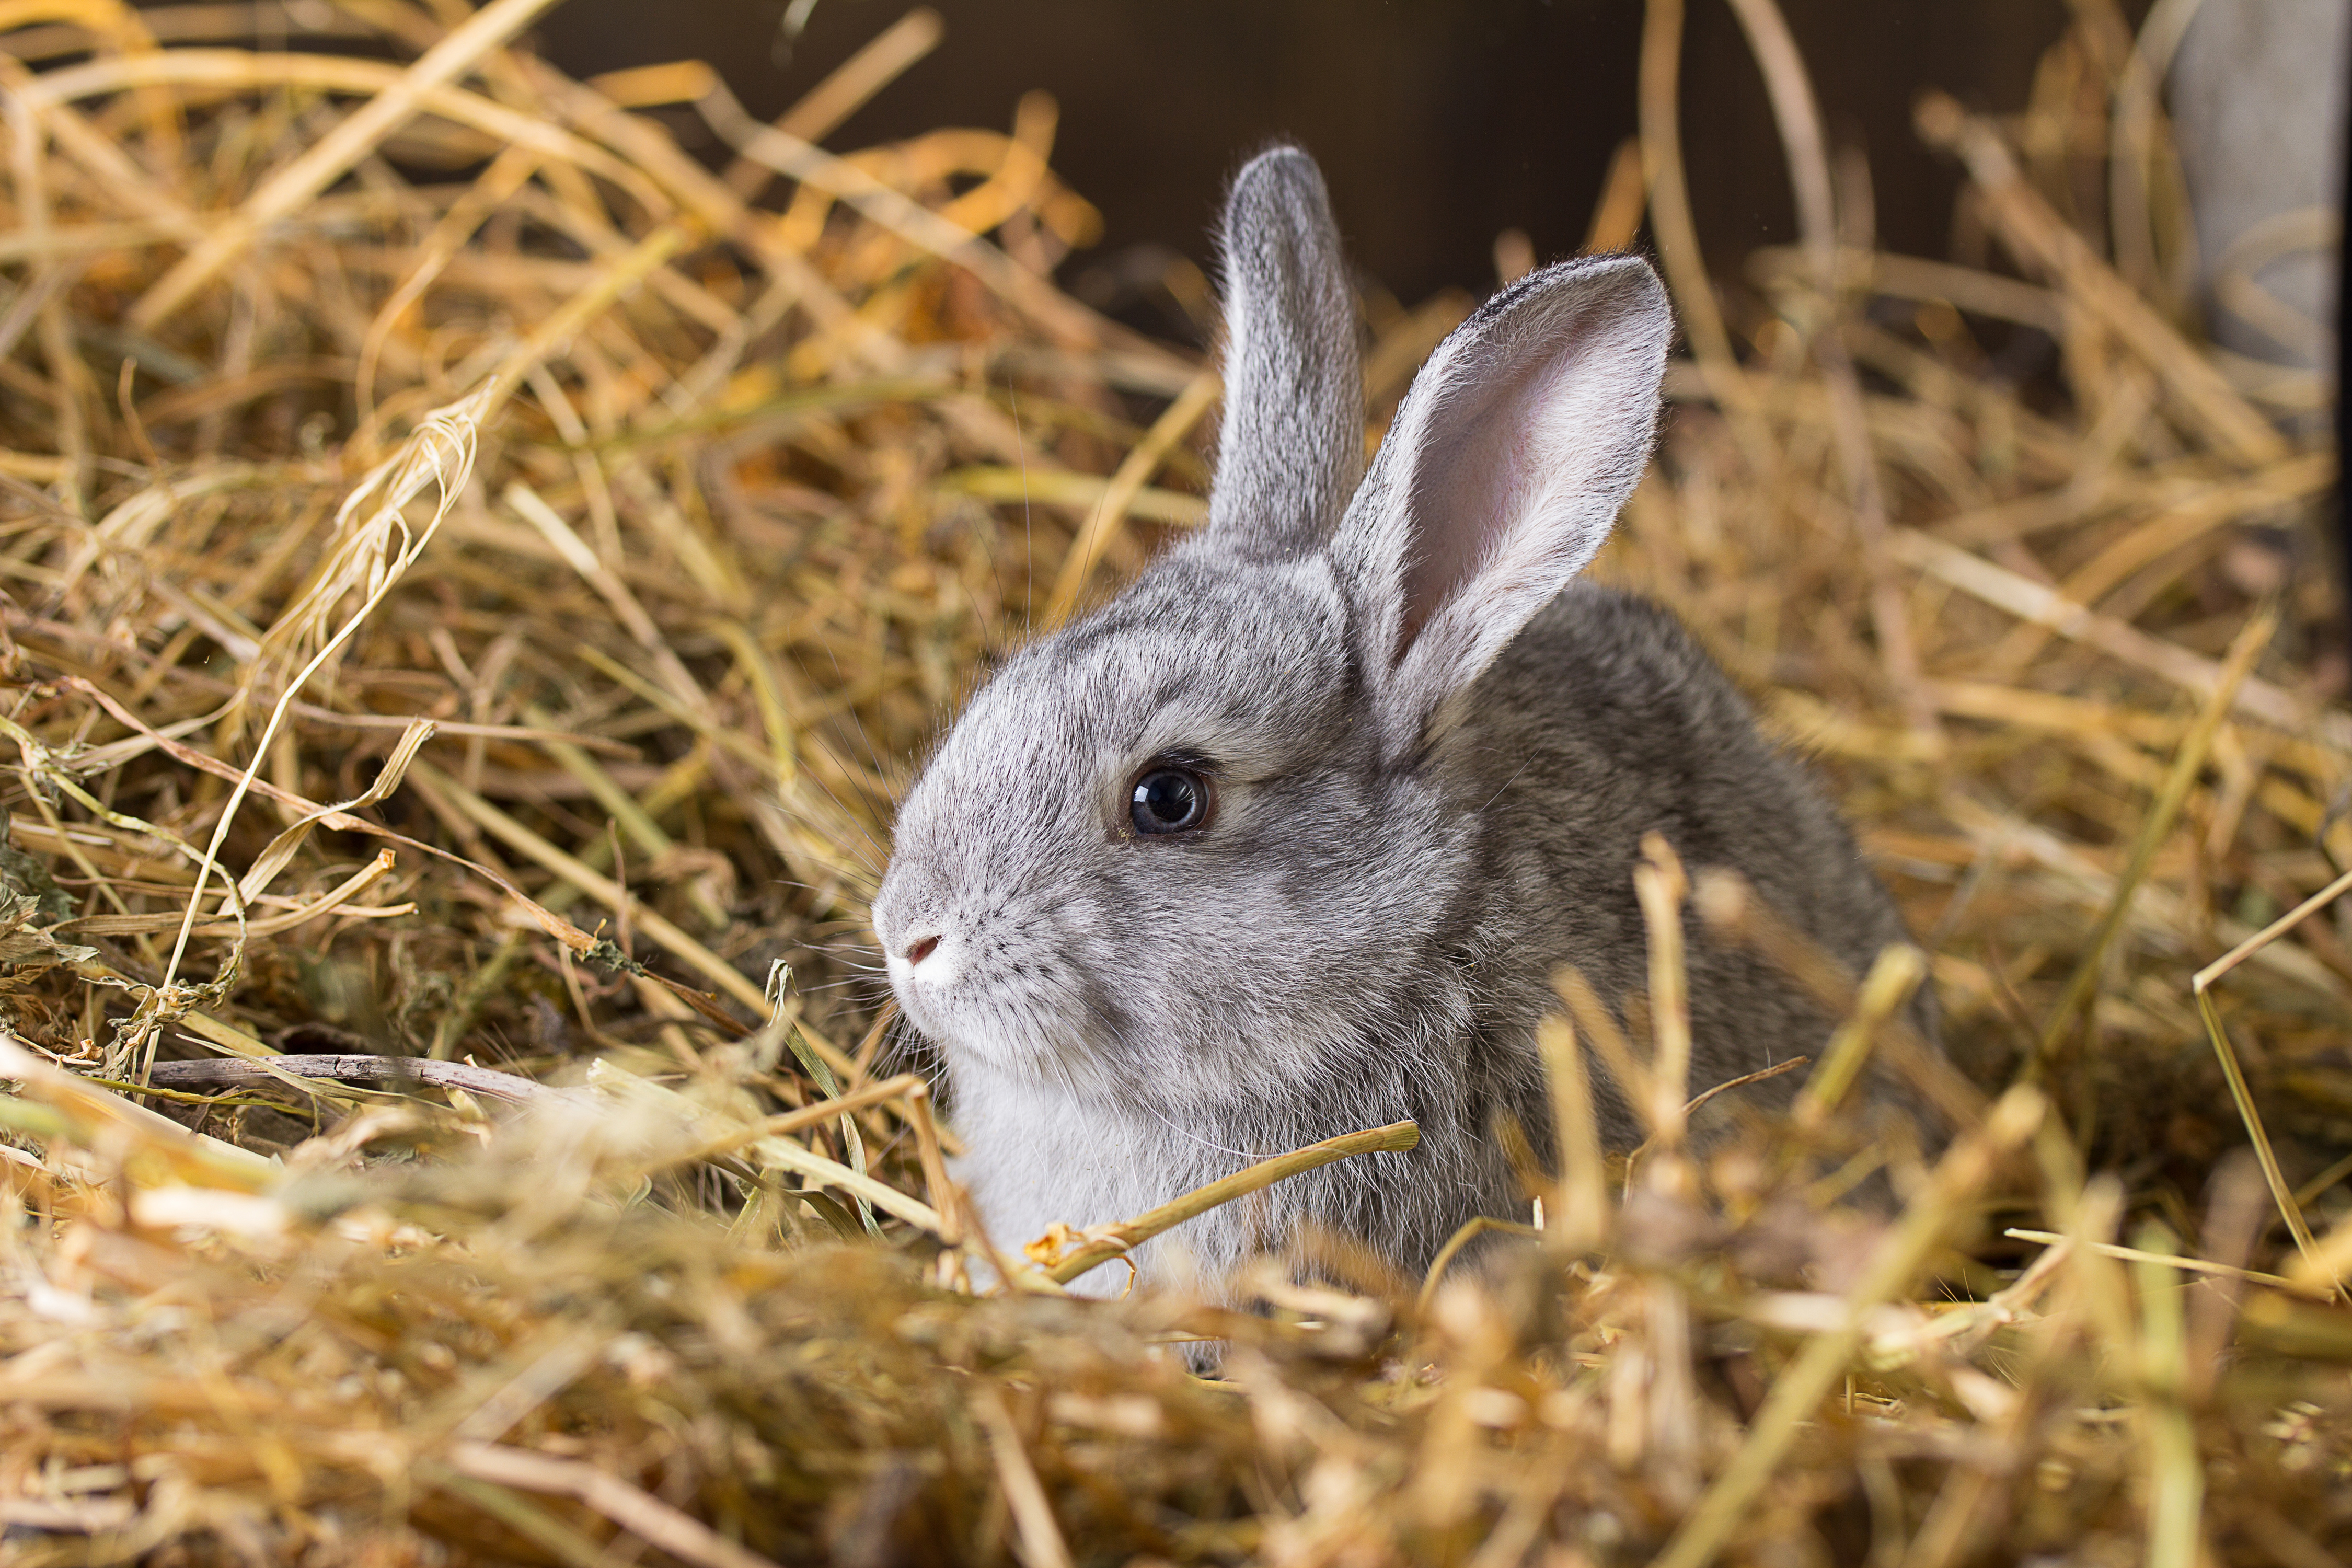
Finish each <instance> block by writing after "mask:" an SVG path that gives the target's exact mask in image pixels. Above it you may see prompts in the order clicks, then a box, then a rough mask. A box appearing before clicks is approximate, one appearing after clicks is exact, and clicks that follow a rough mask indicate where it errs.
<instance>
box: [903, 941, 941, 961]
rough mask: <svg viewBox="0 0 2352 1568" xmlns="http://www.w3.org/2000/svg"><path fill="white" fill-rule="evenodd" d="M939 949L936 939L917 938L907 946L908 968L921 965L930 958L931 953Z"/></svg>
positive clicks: (938, 942)
mask: <svg viewBox="0 0 2352 1568" xmlns="http://www.w3.org/2000/svg"><path fill="white" fill-rule="evenodd" d="M939 947H940V939H939V938H938V937H936V936H919V937H917V938H915V939H914V940H913V941H912V942H908V944H907V963H908V965H909V966H912V965H914V964H919V963H922V962H923V960H925V959H927V958H929V957H930V956H931V954H932V953H934V952H938V951H939Z"/></svg>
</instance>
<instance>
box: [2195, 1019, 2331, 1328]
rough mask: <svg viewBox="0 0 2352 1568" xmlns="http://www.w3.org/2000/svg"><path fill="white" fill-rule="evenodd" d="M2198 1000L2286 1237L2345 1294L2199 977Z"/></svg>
mask: <svg viewBox="0 0 2352 1568" xmlns="http://www.w3.org/2000/svg"><path fill="white" fill-rule="evenodd" d="M2191 989H2192V990H2193V991H2194V992H2195V994H2196V997H2197V1016H2199V1017H2200V1018H2201V1019H2202V1020H2203V1021H2204V1024H2205V1037H2206V1038H2207V1039H2208V1040H2210V1041H2211V1042H2212V1046H2213V1055H2214V1057H2215V1058H2216V1059H2218V1060H2219V1061H2220V1062H2221V1077H2222V1079H2223V1081H2225V1082H2226V1083H2228V1084H2229V1086H2230V1099H2231V1102H2232V1103H2233V1104H2235V1105H2236V1106H2237V1108H2238V1119H2239V1120H2240V1121H2243V1122H2244V1123H2245V1124H2246V1136H2247V1137H2248V1139H2250V1140H2251V1141H2252V1143H2253V1146H2254V1158H2255V1159H2256V1160H2257V1161H2259V1162H2260V1163H2261V1164H2262V1168H2263V1182H2264V1183H2265V1184H2268V1186H2269V1187H2270V1190H2271V1198H2272V1201H2273V1202H2274V1203H2276V1204H2277V1205H2278V1211H2279V1216H2280V1217H2281V1218H2282V1219H2284V1220H2285V1221H2286V1228H2287V1234H2288V1235H2290V1236H2292V1237H2294V1245H2295V1250H2296V1251H2298V1252H2300V1253H2301V1254H2302V1255H2303V1258H2304V1261H2305V1264H2307V1265H2308V1266H2309V1268H2310V1269H2311V1271H2312V1272H2313V1274H2314V1275H2315V1276H2316V1277H2318V1278H2321V1279H2326V1281H2327V1283H2328V1287H2329V1289H2331V1290H2333V1291H2334V1292H2336V1294H2337V1295H2339V1296H2340V1295H2342V1294H2343V1291H2344V1279H2343V1276H2342V1275H2341V1274H2340V1273H2338V1272H2337V1271H2336V1268H2334V1267H2333V1266H2332V1265H2331V1264H2330V1263H2329V1262H2328V1261H2327V1259H2326V1258H2324V1257H2323V1256H2322V1255H2321V1253H2320V1250H2319V1245H2318V1243H2317V1242H2316V1241H2315V1240H2314V1239H2313V1238H2312V1234H2311V1223H2310V1222H2309V1221H2308V1220H2306V1219H2305V1218H2304V1215H2303V1205H2301V1204H2299V1203H2297V1202H2295V1201H2294V1189H2293V1188H2291V1187H2289V1186H2288V1185H2287V1181H2286V1173H2284V1171H2282V1170H2280V1169H2279V1163H2278V1151H2277V1150H2275V1149H2274V1148H2273V1147H2272V1146H2271V1137H2270V1133H2269V1131H2267V1130H2266V1129H2265V1128H2264V1127H2263V1115H2262V1112H2261V1111H2260V1110H2256V1109H2255V1107H2254V1094H2253V1090H2252V1089H2251V1088H2250V1087H2248V1085H2247V1083H2246V1074H2245V1069H2244V1068H2242V1067H2241V1066H2240V1065H2239V1062H2238V1052H2237V1047H2234V1046H2232V1045H2231V1043H2230V1031H2229V1030H2228V1029H2227V1028H2226V1027H2224V1026H2223V1025H2222V1023H2221V1008H2220V1007H2219V1006H2218V1005H2215V1002H2214V999H2213V992H2212V989H2211V987H2210V985H2209V984H2204V975H2203V974H2201V973H2200V974H2199V975H2198V976H2197V977H2196V979H2195V980H2194V981H2192V982H2191Z"/></svg>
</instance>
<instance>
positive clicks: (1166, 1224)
mask: <svg viewBox="0 0 2352 1568" xmlns="http://www.w3.org/2000/svg"><path fill="white" fill-rule="evenodd" d="M1420 1142H1421V1129H1420V1128H1419V1127H1417V1126H1415V1125H1414V1124H1413V1123H1412V1122H1410V1121H1392V1122H1391V1123H1390V1124H1389V1125H1388V1126H1386V1127H1374V1128H1370V1129H1368V1130H1366V1131H1362V1132H1349V1133H1344V1134H1342V1135H1341V1136H1339V1137H1337V1138H1326V1139H1324V1140H1323V1141H1322V1142H1319V1143H1309V1144H1307V1146H1306V1147H1305V1148H1303V1149H1293V1150H1292V1151H1291V1152H1289V1153H1287V1154H1276V1156H1275V1157H1274V1158H1273V1159H1271V1160H1261V1161H1259V1162H1258V1163H1256V1164H1255V1165H1250V1166H1246V1167H1244V1169H1242V1170H1239V1171H1236V1172H1234V1173H1233V1174H1232V1175H1230V1176H1223V1177H1220V1178H1219V1179H1218V1180H1216V1181H1213V1182H1211V1183H1209V1184H1207V1185H1206V1186H1201V1187H1195V1188H1193V1189H1192V1191H1191V1192H1189V1193H1186V1194H1184V1195H1183V1196H1181V1197H1180V1198H1174V1199H1171V1201H1169V1202H1167V1203H1164V1204H1161V1205H1160V1206H1159V1207H1158V1208H1154V1209H1147V1210H1145V1211H1144V1212H1143V1213H1142V1214H1139V1215H1136V1216H1135V1217H1134V1218H1133V1219H1130V1220H1125V1221H1122V1222H1120V1223H1118V1224H1117V1225H1108V1226H1103V1227H1101V1229H1099V1230H1098V1231H1097V1232H1095V1233H1094V1234H1093V1235H1092V1236H1091V1237H1088V1239H1087V1241H1085V1242H1084V1243H1083V1244H1081V1245H1080V1246H1079V1247H1076V1249H1075V1250H1073V1251H1071V1252H1070V1253H1068V1254H1066V1256H1064V1257H1063V1258H1062V1259H1061V1260H1060V1261H1059V1262H1057V1263H1055V1265H1054V1266H1053V1267H1052V1268H1048V1269H1046V1270H1045V1277H1046V1278H1047V1279H1051V1280H1052V1281H1053V1282H1054V1283H1055V1284H1056V1285H1066V1284H1068V1283H1069V1282H1070V1281H1071V1280H1073V1279H1076V1278H1077V1277H1078V1276H1079V1275H1081V1274H1084V1273H1086V1272H1087V1270H1089V1269H1091V1268H1096V1267H1097V1265H1100V1264H1104V1263H1108V1262H1109V1261H1110V1260H1111V1259H1112V1258H1117V1257H1118V1256H1119V1255H1120V1254H1122V1253H1124V1252H1127V1251H1129V1249H1131V1248H1133V1247H1139V1246H1141V1245H1142V1244H1143V1243H1144V1242H1147V1241H1149V1240H1150V1239H1151V1238H1152V1237H1155V1236H1158V1235H1159V1234H1160V1232H1161V1231H1163V1230H1167V1229H1169V1228H1170V1227H1171V1226H1179V1225H1181V1224H1183V1223H1184V1222H1185V1221H1186V1220H1188V1219H1192V1218H1193V1217H1194V1216H1196V1215H1204V1214H1206V1213H1208V1212H1209V1211H1210V1210H1211V1209H1213V1208H1219V1207H1222V1206H1223V1205H1226V1204H1229V1203H1231V1202H1233V1201H1234V1199H1235V1198H1244V1197H1247V1196H1248V1195H1249V1194H1252V1193H1255V1192H1261V1191H1263V1190H1265V1188H1267V1187H1270V1186H1272V1185H1274V1184H1275V1183H1276V1182H1279V1181H1283V1180H1285V1179H1286V1178H1288V1177H1291V1176H1296V1175H1297V1174H1299V1173H1302V1172H1306V1171H1312V1170H1315V1169H1317V1168H1318V1167H1319V1166H1323V1165H1328V1164H1330V1163H1332V1162H1333V1161H1335V1160H1345V1159H1348V1158H1349V1157H1351V1156H1353V1155H1357V1154H1372V1153H1383V1152H1390V1153H1392V1152H1398V1151H1401V1150H1405V1149H1412V1148H1415V1147H1417V1146H1419V1144H1420Z"/></svg>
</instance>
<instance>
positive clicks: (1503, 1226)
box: [1412, 1214, 1544, 1318]
mask: <svg viewBox="0 0 2352 1568" xmlns="http://www.w3.org/2000/svg"><path fill="white" fill-rule="evenodd" d="M1490 1231H1500V1232H1502V1233H1503V1234H1504V1235H1506V1236H1528V1237H1540V1236H1542V1235H1543V1234H1544V1233H1543V1231H1542V1230H1541V1229H1539V1228H1538V1227H1537V1226H1532V1225H1522V1224H1520V1223H1519V1222H1518V1221H1517V1220H1515V1219H1496V1217H1495V1216H1494V1215H1490V1214H1481V1215H1471V1216H1470V1217H1469V1218H1468V1219H1465V1220H1464V1221H1463V1222H1462V1223H1461V1224H1460V1225H1458V1226H1454V1234H1453V1235H1452V1236H1449V1237H1446V1238H1445V1245H1444V1246H1443V1247H1439V1248H1438V1249H1437V1256H1436V1257H1435V1258H1431V1259H1430V1260H1429V1270H1428V1272H1427V1273H1425V1274H1423V1276H1422V1279H1421V1293H1420V1294H1419V1295H1417V1296H1415V1297H1414V1298H1413V1300H1412V1311H1413V1316H1415V1317H1417V1318H1425V1317H1427V1316H1428V1315H1429V1304H1430V1303H1431V1302H1432V1301H1434V1300H1437V1288H1438V1286H1440V1285H1442V1284H1444V1281H1445V1268H1446V1265H1448V1264H1450V1263H1452V1262H1453V1261H1454V1258H1457V1257H1459V1256H1460V1255H1461V1252H1462V1249H1463V1248H1464V1247H1467V1246H1469V1245H1470V1244H1471V1243H1472V1242H1474V1241H1475V1240H1477V1239H1478V1238H1479V1237H1482V1236H1485V1235H1486V1234H1487V1233H1488V1232H1490Z"/></svg>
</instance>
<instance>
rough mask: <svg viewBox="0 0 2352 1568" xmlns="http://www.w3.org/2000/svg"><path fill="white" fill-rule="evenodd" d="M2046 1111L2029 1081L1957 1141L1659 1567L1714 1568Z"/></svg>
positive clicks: (1775, 1392) (1787, 1375)
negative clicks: (1875, 1320) (1874, 1315)
mask: <svg viewBox="0 0 2352 1568" xmlns="http://www.w3.org/2000/svg"><path fill="white" fill-rule="evenodd" d="M2047 1109H2048V1102H2047V1101H2046V1100H2043V1099H2042V1096H2041V1095H2040V1094H2039V1093H2038V1092H2036V1091H2035V1090H2034V1089H2030V1088H2027V1087H2025V1086H2023V1085H2020V1086H2018V1087H2016V1088H2013V1089H2011V1090H2010V1091H2009V1092H2008V1093H2006V1094H2004V1095H2002V1096H2001V1098H2000V1101H1999V1102H1998V1103H1996V1104H1995V1105H1994V1107H1993V1109H1992V1113H1991V1114H1990V1116H1988V1117H1987V1118H1986V1119H1985V1122H1984V1125H1983V1127H1982V1128H1981V1129H1979V1130H1977V1131H1970V1132H1967V1133H1963V1134H1962V1135H1961V1137H1960V1138H1959V1140H1958V1142H1955V1143H1954V1145H1953V1146H1952V1149H1951V1151H1950V1152H1948V1153H1947V1154H1946V1155H1945V1156H1944V1158H1943V1159H1942V1160H1941V1161H1940V1162H1938V1163H1937V1166H1936V1169H1935V1172H1934V1173H1933V1174H1932V1175H1931V1176H1930V1177H1929V1178H1928V1182H1927V1188H1926V1190H1925V1191H1924V1192H1922V1193H1921V1194H1919V1196H1918V1197H1916V1198H1915V1199H1914V1200H1912V1202H1911V1204H1910V1205H1909V1206H1908V1207H1907V1208H1906V1209H1905V1210H1904V1213H1903V1218H1902V1220H1901V1221H1900V1223H1898V1224H1897V1225H1896V1226H1895V1229H1894V1230H1893V1231H1892V1232H1890V1233H1889V1234H1888V1235H1887V1237H1885V1240H1883V1241H1882V1242H1880V1243H1879V1245H1878V1247H1877V1249H1876V1250H1875V1251H1874V1253H1873V1254H1872V1257H1871V1260H1870V1263H1869V1266H1868V1267H1867V1268H1865V1269H1864V1272H1863V1276H1862V1278H1861V1279H1859V1280H1858V1281H1856V1282H1855V1285H1854V1287H1853V1289H1852V1290H1850V1291H1848V1292H1847V1293H1846V1297H1845V1319H1844V1321H1843V1323H1842V1324H1840V1326H1839V1327H1838V1328H1837V1329H1835V1330H1834V1331H1831V1332H1828V1333H1823V1334H1819V1335H1816V1336H1814V1337H1813V1339H1811V1341H1810V1342H1807V1344H1806V1346H1805V1348H1804V1350H1803V1351H1802V1352H1800V1353H1799V1355H1798V1357H1797V1359H1796V1360H1795V1361H1794V1362H1793V1363H1790V1366H1789V1367H1788V1369H1787V1370H1786V1371H1784V1372H1782V1373H1780V1376H1779V1377H1778V1378H1776V1379H1775V1380H1774V1381H1773V1384H1772V1391H1771V1393H1770V1394H1768V1395H1767V1396H1766V1397H1765V1401H1764V1405H1763V1408H1762V1409H1760V1410H1759V1411H1758V1412H1757V1415H1756V1419H1755V1420H1754V1421H1753V1422H1752V1423H1750V1424H1749V1426H1748V1438H1747V1441H1746V1442H1744V1443H1743V1444H1742V1445H1741V1446H1740V1448H1739V1452H1738V1454H1737V1455H1736V1456H1734V1458H1733V1459H1732V1461H1731V1463H1730V1465H1729V1466H1728V1467H1727V1468H1725V1470H1724V1471H1723V1473H1722V1474H1720V1475H1718V1476H1717V1478H1716V1479H1715V1481H1714V1482H1713V1484H1711V1485H1710V1486H1709V1487H1708V1488H1707V1489H1706V1492H1705V1493H1704V1494H1703V1495H1702V1496H1701V1497H1700V1498H1699V1500H1698V1503H1697V1505H1696V1507H1694V1508H1693V1509H1692V1510H1691V1511H1690V1513H1689V1514H1688V1515H1687V1516H1685V1519H1684V1521H1683V1523H1682V1527H1681V1529H1679V1530H1677V1531H1675V1534H1674V1537H1673V1538H1672V1539H1671V1540H1670V1541H1668V1542H1667V1543H1666V1549H1665V1551H1664V1552H1662V1553H1660V1554H1659V1556H1658V1557H1657V1558H1656V1560H1655V1562H1654V1564H1653V1568H1706V1564H1708V1563H1712V1562H1714V1561H1715V1558H1716V1556H1717V1553H1718V1552H1721V1551H1722V1550H1723V1548H1724V1547H1725V1546H1726V1545H1727V1544H1728V1543H1729V1542H1730V1539H1731V1532H1732V1531H1734V1530H1736V1529H1737V1528H1738V1525H1739V1521H1741V1519H1743V1518H1744V1517H1746V1515H1747V1512H1748V1508H1749V1506H1750V1505H1752V1504H1753V1503H1754V1502H1755V1500H1756V1499H1757V1497H1758V1496H1759V1494H1760V1493H1761V1492H1762V1491H1763V1489H1764V1488H1765V1486H1766V1485H1767V1484H1768V1483H1769V1482H1770V1480H1771V1479H1772V1472H1773V1471H1774V1470H1775V1469H1776V1468H1779V1466H1780V1459H1781V1457H1782V1456H1783V1455H1785V1454H1786V1453H1787V1452H1788V1450H1789V1447H1790V1444H1792V1443H1793V1442H1795V1441H1796V1438H1797V1434H1798V1431H1799V1428H1800V1427H1801V1426H1803V1425H1804V1424H1805V1423H1806V1422H1808V1421H1810V1420H1811V1419H1812V1417H1813V1415H1814V1413H1815V1412H1816V1411H1817V1410H1818V1409H1819V1408H1820V1406H1821V1403H1822V1400H1823V1399H1824V1398H1825V1397H1827V1396H1828V1394H1829V1393H1830V1390H1831V1389H1832V1387H1833V1386H1834V1385H1835V1384H1836V1383H1837V1381H1838V1379H1839V1378H1841V1377H1842V1376H1843V1375H1844V1373H1845V1371H1846V1368H1847V1366H1848V1365H1849V1364H1851V1363H1852V1362H1853V1356H1854V1352H1856V1351H1857V1350H1859V1349H1860V1348H1861V1346H1862V1342H1863V1331H1864V1325H1865V1324H1866V1322H1867V1321H1868V1320H1869V1316H1870V1313H1871V1311H1872V1310H1873V1309H1874V1308H1876V1307H1878V1306H1880V1305H1882V1304H1884V1303H1885V1302H1886V1301H1889V1300H1893V1299H1894V1298H1895V1295H1896V1294H1898V1293H1899V1292H1900V1291H1902V1290H1903V1289H1905V1288H1906V1286H1908V1285H1909V1284H1910V1282H1911V1280H1912V1278H1913V1277H1914V1276H1915V1275H1916V1274H1917V1272H1918V1271H1919V1269H1920V1268H1923V1267H1925V1266H1926V1265H1927V1262H1928V1260H1929V1259H1930V1258H1933V1257H1934V1256H1935V1255H1936V1252H1937V1249H1938V1248H1940V1247H1942V1246H1943V1245H1944V1241H1945V1237H1946V1235H1947V1233H1948V1231H1949V1230H1950V1229H1951V1227H1952V1226H1953V1225H1954V1224H1956V1223H1957V1222H1958V1220H1960V1219H1961V1218H1963V1217H1964V1215H1963V1212H1962V1211H1963V1210H1964V1209H1965V1207H1966V1205H1968V1204H1969V1202H1970V1200H1972V1199H1973V1198H1974V1197H1975V1196H1976V1195H1977V1194H1979V1192H1980V1191H1981V1190H1982V1189H1983V1187H1984V1185H1985V1184H1986V1183H1987V1182H1989V1181H1990V1180H1991V1178H1992V1175H1993V1173H1994V1171H1995V1170H1996V1168H1997V1166H1998V1164H1999V1163H2000V1160H2001V1159H2003V1158H2004V1157H2005V1156H2007V1155H2008V1154H2010V1153H2011V1152H2013V1151H2015V1150H2016V1149H2018V1148H2020V1147H2021V1146H2022V1145H2023V1144H2024V1142H2026V1140H2027V1139H2029V1138H2031V1137H2032V1135H2033V1131H2034V1129H2035V1128H2036V1127H2038V1126H2039V1125H2040V1124H2041V1121H2042V1116H2043V1115H2044V1114H2045V1113H2046V1111H2047Z"/></svg>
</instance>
